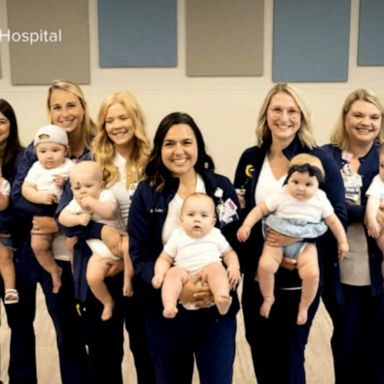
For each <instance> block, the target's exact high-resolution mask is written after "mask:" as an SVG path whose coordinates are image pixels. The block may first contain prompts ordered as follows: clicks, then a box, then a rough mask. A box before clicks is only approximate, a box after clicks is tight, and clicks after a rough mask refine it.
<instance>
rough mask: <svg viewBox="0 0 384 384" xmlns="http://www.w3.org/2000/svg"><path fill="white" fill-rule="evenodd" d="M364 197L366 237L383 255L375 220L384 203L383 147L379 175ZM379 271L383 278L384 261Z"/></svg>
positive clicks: (382, 241) (383, 245) (382, 238)
mask: <svg viewBox="0 0 384 384" xmlns="http://www.w3.org/2000/svg"><path fill="white" fill-rule="evenodd" d="M366 196H367V197H368V199H367V206H366V208H365V217H366V222H367V230H368V235H369V236H371V237H373V238H374V239H376V243H377V246H378V247H379V248H380V250H381V252H382V253H383V255H384V231H383V228H382V227H381V226H380V224H379V223H378V222H377V219H376V215H377V210H378V209H379V205H380V203H381V202H383V201H384V146H381V147H380V151H379V173H378V174H377V175H376V176H375V177H374V178H373V180H372V182H371V184H370V186H369V188H368V189H367V192H366ZM381 270H382V274H383V276H384V261H382V263H381Z"/></svg>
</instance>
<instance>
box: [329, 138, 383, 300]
mask: <svg viewBox="0 0 384 384" xmlns="http://www.w3.org/2000/svg"><path fill="white" fill-rule="evenodd" d="M322 148H323V150H325V151H326V152H328V153H329V154H330V155H331V156H332V157H333V158H334V159H335V161H336V163H337V166H338V167H339V169H342V168H343V166H344V165H345V163H346V162H345V160H343V159H342V151H341V150H340V149H339V148H337V147H335V146H333V145H331V144H327V145H324V146H323V147H322ZM359 160H360V169H359V174H360V175H361V176H362V181H363V185H362V187H361V205H357V204H349V203H348V202H347V211H348V223H364V215H365V207H366V204H367V197H366V196H365V193H366V192H367V189H368V187H369V185H370V184H371V182H372V179H373V178H374V176H376V175H377V174H378V173H379V144H374V145H373V146H372V148H371V149H370V151H369V152H368V153H367V154H366V155H365V156H364V157H362V158H360V159H359ZM364 228H365V227H364ZM365 235H366V238H367V244H368V257H369V268H370V276H371V289H372V295H373V296H376V295H379V294H381V293H383V277H382V274H381V261H382V260H383V255H382V254H381V252H380V249H379V248H378V246H377V244H376V240H375V239H373V238H372V237H369V236H368V233H367V230H366V228H365Z"/></svg>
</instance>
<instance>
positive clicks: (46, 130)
mask: <svg viewBox="0 0 384 384" xmlns="http://www.w3.org/2000/svg"><path fill="white" fill-rule="evenodd" d="M33 145H34V147H35V152H36V156H37V159H38V160H39V163H40V164H41V165H42V166H43V167H44V168H45V169H52V168H57V167H59V166H60V165H61V164H63V163H64V161H65V157H66V156H68V154H69V147H68V137H67V133H66V132H65V130H64V129H63V128H61V127H59V126H57V125H53V124H48V125H44V126H43V127H41V128H39V129H38V130H37V132H36V134H35V138H34V140H33Z"/></svg>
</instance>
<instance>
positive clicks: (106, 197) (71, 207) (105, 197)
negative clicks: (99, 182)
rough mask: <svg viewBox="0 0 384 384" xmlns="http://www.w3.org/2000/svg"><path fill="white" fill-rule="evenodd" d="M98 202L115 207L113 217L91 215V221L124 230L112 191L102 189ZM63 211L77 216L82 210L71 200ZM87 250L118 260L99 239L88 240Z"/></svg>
mask: <svg viewBox="0 0 384 384" xmlns="http://www.w3.org/2000/svg"><path fill="white" fill-rule="evenodd" d="M99 201H100V202H103V203H114V204H116V206H117V211H116V214H115V217H114V218H113V219H103V218H101V217H100V216H99V215H96V214H94V215H92V220H94V221H96V222H97V223H102V224H107V225H110V226H112V227H115V228H118V229H120V230H123V229H124V225H123V222H122V219H121V216H120V213H119V209H118V204H117V201H116V198H115V195H114V194H113V192H112V191H110V190H108V189H104V190H103V191H101V193H100V196H99ZM63 211H69V212H71V213H75V214H79V213H83V212H84V210H83V209H82V208H81V206H80V205H79V203H78V202H77V201H76V200H75V199H72V200H71V201H70V203H69V204H68V205H67V206H66V207H65V208H64V210H63ZM86 242H87V244H88V246H89V248H91V250H92V252H93V254H96V255H98V256H100V257H102V258H106V259H113V260H118V259H119V258H118V257H117V256H115V255H113V254H112V252H111V251H110V249H109V248H108V247H107V246H106V245H105V244H104V242H103V241H102V240H100V239H88V240H86Z"/></svg>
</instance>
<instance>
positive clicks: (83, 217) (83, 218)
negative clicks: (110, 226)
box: [78, 213, 92, 227]
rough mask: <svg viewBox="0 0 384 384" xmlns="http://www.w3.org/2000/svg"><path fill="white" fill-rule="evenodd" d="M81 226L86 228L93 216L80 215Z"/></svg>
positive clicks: (87, 214)
mask: <svg viewBox="0 0 384 384" xmlns="http://www.w3.org/2000/svg"><path fill="white" fill-rule="evenodd" d="M78 216H79V225H82V226H84V227H86V226H87V225H88V223H89V222H90V221H91V217H92V216H91V214H89V213H80V214H79V215H78Z"/></svg>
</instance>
